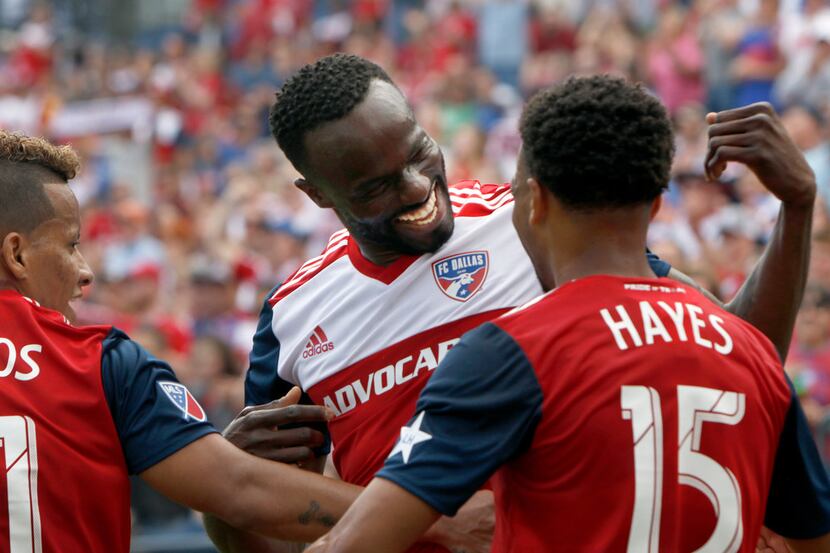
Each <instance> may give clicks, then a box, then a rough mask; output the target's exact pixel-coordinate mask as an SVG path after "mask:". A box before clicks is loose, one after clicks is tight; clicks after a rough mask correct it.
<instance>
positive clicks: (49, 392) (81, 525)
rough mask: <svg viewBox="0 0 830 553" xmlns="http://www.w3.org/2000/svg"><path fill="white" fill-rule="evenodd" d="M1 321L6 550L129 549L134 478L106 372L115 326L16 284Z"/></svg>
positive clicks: (0, 548)
mask: <svg viewBox="0 0 830 553" xmlns="http://www.w3.org/2000/svg"><path fill="white" fill-rule="evenodd" d="M0 320H2V321H4V324H3V329H2V332H0V444H2V451H3V452H4V459H5V477H3V478H0V513H2V515H0V552H9V553H41V552H42V553H58V552H67V551H73V552H74V551H78V552H80V551H84V552H85V553H99V552H100V553H104V552H107V553H113V552H126V551H127V550H128V548H129V532H130V517H129V481H128V479H127V469H126V466H125V460H124V455H123V453H122V450H121V446H120V444H119V439H118V434H117V432H116V429H115V425H114V423H113V419H112V415H111V413H110V411H109V407H108V404H107V401H106V398H105V395H104V390H103V384H102V375H101V354H102V347H103V345H102V344H103V340H104V338H105V337H106V336H107V335H108V334H109V332H110V330H111V329H110V328H109V327H85V328H76V327H73V326H71V325H69V324H68V323H66V322H65V320H64V319H63V317H62V316H61V315H60V314H59V313H57V312H55V311H51V310H48V309H43V308H41V307H38V306H37V305H35V304H33V303H32V302H31V301H30V300H27V299H26V298H24V297H23V296H21V295H19V294H17V293H16V292H12V291H0ZM9 544H10V545H9Z"/></svg>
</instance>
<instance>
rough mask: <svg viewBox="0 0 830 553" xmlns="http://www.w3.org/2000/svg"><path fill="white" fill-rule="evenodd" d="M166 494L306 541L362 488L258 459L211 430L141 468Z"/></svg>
mask: <svg viewBox="0 0 830 553" xmlns="http://www.w3.org/2000/svg"><path fill="white" fill-rule="evenodd" d="M141 476H142V478H144V479H145V480H146V481H147V482H148V483H149V484H150V485H151V486H153V487H154V488H155V489H156V490H158V491H159V492H161V493H162V494H164V495H166V496H167V497H169V498H170V499H173V500H174V501H177V502H179V503H182V504H184V505H187V506H189V507H191V508H193V509H196V510H198V511H202V512H203V513H209V514H212V515H215V516H216V517H218V518H220V519H222V520H224V521H226V522H227V523H228V524H230V525H231V526H233V527H235V528H239V529H241V530H245V531H250V532H256V533H258V534H262V535H265V536H268V537H272V538H277V539H281V540H290V541H297V542H309V541H313V540H314V539H316V538H318V537H319V536H321V535H322V534H324V533H326V532H327V531H328V530H329V528H331V527H332V526H333V525H334V524H335V523H336V522H337V520H338V519H339V518H340V517H341V516H342V515H343V514H344V513H345V512H346V510H347V509H348V508H349V506H350V505H351V504H352V502H353V501H354V500H355V499H356V498H357V496H358V495H359V493H360V491H361V489H362V488H359V487H357V486H352V485H351V484H347V483H345V482H338V481H336V480H332V479H330V478H326V477H324V476H321V475H319V474H312V473H310V472H308V471H304V470H300V469H298V468H296V467H292V466H288V465H283V464H281V463H276V462H273V461H266V460H263V459H258V458H256V457H254V456H253V455H249V454H247V453H245V452H244V451H242V450H240V449H237V448H236V447H235V446H233V445H231V444H230V443H229V442H227V441H226V440H224V439H222V438H221V437H219V436H218V435H216V434H211V435H208V436H205V437H203V438H201V439H199V440H197V441H195V442H193V443H192V444H190V445H188V446H187V447H185V448H183V449H181V450H179V451H178V452H176V453H174V454H173V455H171V456H170V457H168V458H166V459H164V460H163V461H161V462H159V463H158V464H156V465H154V466H153V467H151V468H149V469H147V470H146V471H144V472H143V473H141Z"/></svg>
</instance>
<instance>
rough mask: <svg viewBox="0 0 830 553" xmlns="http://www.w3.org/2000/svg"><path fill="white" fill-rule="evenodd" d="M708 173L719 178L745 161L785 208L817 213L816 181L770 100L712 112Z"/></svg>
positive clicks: (711, 178) (708, 121)
mask: <svg viewBox="0 0 830 553" xmlns="http://www.w3.org/2000/svg"><path fill="white" fill-rule="evenodd" d="M706 122H707V123H709V148H708V151H707V152H706V161H705V164H704V170H705V172H706V176H707V178H709V179H710V180H713V179H717V178H719V177H720V175H721V174H722V173H723V171H724V169H726V164H727V163H728V162H730V161H737V162H739V163H743V164H744V165H746V166H747V167H749V169H750V170H752V172H753V173H755V175H756V176H757V177H758V179H759V180H760V181H761V183H763V185H764V186H765V187H766V188H767V190H769V191H770V192H772V193H773V194H775V196H776V197H778V199H780V200H781V201H782V202H784V203H785V204H788V205H791V206H799V207H809V208H810V209H812V207H813V204H814V203H815V198H816V177H815V175H814V174H813V170H812V169H810V166H809V165H808V164H807V160H806V159H804V155H803V154H802V153H801V151H800V150H799V149H798V147H797V146H796V145H795V143H794V142H793V141H792V139H791V138H790V136H789V135H788V134H787V131H786V130H784V126H783V125H782V124H781V120H780V119H779V118H778V115H777V114H776V113H775V110H774V109H773V108H772V106H771V105H770V104H768V103H766V102H761V103H757V104H752V105H749V106H744V107H742V108H737V109H731V110H726V111H721V112H719V113H709V114H708V115H706Z"/></svg>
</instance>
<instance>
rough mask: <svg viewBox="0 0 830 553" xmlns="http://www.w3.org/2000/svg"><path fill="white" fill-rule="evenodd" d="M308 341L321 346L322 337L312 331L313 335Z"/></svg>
mask: <svg viewBox="0 0 830 553" xmlns="http://www.w3.org/2000/svg"><path fill="white" fill-rule="evenodd" d="M308 341H309V342H311V345H312V346H319V345H320V339H319V338H317V335H316V334H314V333H313V332H312V333H311V337H310V338H309V339H308Z"/></svg>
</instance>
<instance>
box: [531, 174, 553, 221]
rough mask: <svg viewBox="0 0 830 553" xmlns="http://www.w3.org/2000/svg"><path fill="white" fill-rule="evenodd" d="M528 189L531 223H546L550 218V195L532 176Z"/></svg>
mask: <svg viewBox="0 0 830 553" xmlns="http://www.w3.org/2000/svg"><path fill="white" fill-rule="evenodd" d="M527 191H528V192H529V193H530V210H529V215H528V218H529V222H530V224H531V225H539V224H542V223H544V222H545V221H546V220H547V218H548V211H549V208H550V206H549V205H548V195H547V191H546V190H545V189H544V187H543V186H542V185H541V184H539V181H537V180H536V179H534V178H533V177H530V178H529V179H527Z"/></svg>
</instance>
